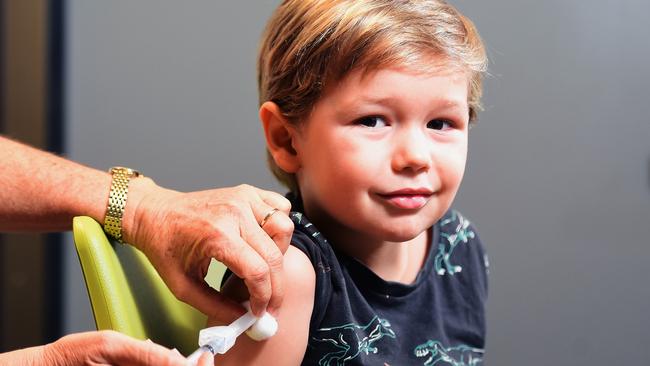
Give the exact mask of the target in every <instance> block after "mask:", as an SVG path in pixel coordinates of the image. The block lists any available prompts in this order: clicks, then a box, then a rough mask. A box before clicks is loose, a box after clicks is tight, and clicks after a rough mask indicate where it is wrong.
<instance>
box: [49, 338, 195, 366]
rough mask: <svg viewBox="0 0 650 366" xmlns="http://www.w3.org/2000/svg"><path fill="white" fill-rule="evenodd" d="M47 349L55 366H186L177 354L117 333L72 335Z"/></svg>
mask: <svg viewBox="0 0 650 366" xmlns="http://www.w3.org/2000/svg"><path fill="white" fill-rule="evenodd" d="M46 347H47V348H48V350H47V352H46V353H47V357H46V359H47V360H49V364H53V365H81V364H93V365H95V364H99V365H132V366H150V365H161V366H187V362H186V360H185V358H184V357H183V356H182V355H180V354H179V353H178V352H174V351H171V350H169V349H167V348H165V347H163V346H160V345H158V344H155V343H153V342H151V341H140V340H136V339H134V338H131V337H128V336H126V335H124V334H121V333H118V332H114V331H95V332H85V333H78V334H71V335H68V336H65V337H63V338H61V339H59V340H58V341H56V342H54V343H52V344H51V345H48V346H46Z"/></svg>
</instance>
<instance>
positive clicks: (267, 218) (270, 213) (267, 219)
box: [260, 208, 280, 228]
mask: <svg viewBox="0 0 650 366" xmlns="http://www.w3.org/2000/svg"><path fill="white" fill-rule="evenodd" d="M278 211H280V210H279V209H277V208H274V209H272V210H271V212H269V213H267V214H266V216H264V218H263V219H262V222H260V227H261V228H263V227H264V225H266V223H267V222H268V221H269V219H270V218H271V216H273V214H274V213H276V212H278Z"/></svg>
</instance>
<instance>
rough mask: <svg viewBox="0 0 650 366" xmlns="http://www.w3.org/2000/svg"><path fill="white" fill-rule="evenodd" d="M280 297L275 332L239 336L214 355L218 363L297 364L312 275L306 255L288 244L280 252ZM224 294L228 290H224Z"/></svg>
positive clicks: (306, 322) (303, 343) (308, 314)
mask: <svg viewBox="0 0 650 366" xmlns="http://www.w3.org/2000/svg"><path fill="white" fill-rule="evenodd" d="M283 270H284V284H285V288H284V300H283V302H282V306H281V308H280V311H279V313H278V314H277V315H276V320H277V321H278V332H277V333H276V334H275V335H274V336H273V337H271V338H269V339H268V340H265V341H261V342H256V341H253V340H251V339H250V338H248V337H247V336H245V335H242V336H240V337H239V338H238V339H237V341H236V343H235V345H234V346H233V348H231V349H230V351H228V352H227V353H226V354H225V355H222V356H220V357H217V358H216V361H215V364H218V365H268V364H269V360H273V362H272V364H277V365H300V363H301V361H302V359H303V356H304V354H305V349H306V348H307V340H308V336H309V321H310V319H311V314H312V309H313V305H314V291H315V287H316V275H315V273H314V267H313V265H312V264H311V262H310V260H309V258H307V256H306V255H305V254H304V253H303V252H302V251H300V249H298V248H296V247H293V246H289V248H288V249H287V252H286V253H285V255H284V268H283ZM224 291H226V293H227V292H228V290H226V289H224Z"/></svg>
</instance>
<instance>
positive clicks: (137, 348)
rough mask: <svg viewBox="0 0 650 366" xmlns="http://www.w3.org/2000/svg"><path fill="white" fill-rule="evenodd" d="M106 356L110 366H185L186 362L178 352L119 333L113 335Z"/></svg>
mask: <svg viewBox="0 0 650 366" xmlns="http://www.w3.org/2000/svg"><path fill="white" fill-rule="evenodd" d="M111 341H112V344H111V346H110V347H109V348H108V350H110V354H107V355H106V358H108V360H110V361H112V362H110V364H113V363H114V364H117V365H133V366H145V365H146V366H150V365H160V366H187V361H186V360H185V357H183V356H182V355H181V354H180V353H179V352H177V351H176V352H175V351H172V350H169V349H167V348H165V347H163V346H161V345H158V344H155V343H153V342H151V341H139V340H134V339H132V338H129V337H127V336H125V335H122V334H120V333H115V336H114V339H112V340H111Z"/></svg>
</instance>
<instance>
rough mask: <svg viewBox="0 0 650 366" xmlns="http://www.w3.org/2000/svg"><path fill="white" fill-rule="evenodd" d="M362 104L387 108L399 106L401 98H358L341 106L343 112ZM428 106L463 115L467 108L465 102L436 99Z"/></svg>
mask: <svg viewBox="0 0 650 366" xmlns="http://www.w3.org/2000/svg"><path fill="white" fill-rule="evenodd" d="M363 104H373V105H385V106H389V107H391V106H398V105H400V104H401V98H398V97H393V96H385V97H384V96H377V97H375V96H360V97H359V98H357V99H354V100H352V101H349V102H345V103H344V104H343V107H344V108H343V110H349V109H351V108H355V107H358V106H359V105H363ZM430 105H431V106H432V107H433V108H435V109H444V110H458V112H462V113H464V112H465V111H466V110H467V109H468V107H469V106H468V104H467V102H462V101H458V100H455V99H446V98H443V99H436V100H435V102H433V103H431V104H430Z"/></svg>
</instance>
